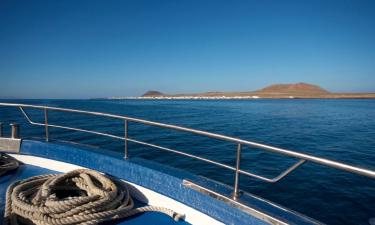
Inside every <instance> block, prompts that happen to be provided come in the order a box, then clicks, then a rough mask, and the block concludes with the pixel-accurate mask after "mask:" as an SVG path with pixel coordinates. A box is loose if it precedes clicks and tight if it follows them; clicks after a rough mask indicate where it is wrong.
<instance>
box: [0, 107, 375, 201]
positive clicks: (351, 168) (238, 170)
mask: <svg viewBox="0 0 375 225" xmlns="http://www.w3.org/2000/svg"><path fill="white" fill-rule="evenodd" d="M0 106H6V107H18V108H19V109H20V111H21V112H22V114H23V115H24V116H25V118H26V120H27V121H28V122H29V123H30V124H32V125H37V126H44V127H45V138H46V141H49V139H50V138H49V127H53V128H60V129H65V130H73V131H79V132H85V133H90V134H96V135H100V136H105V137H110V138H114V139H120V140H123V141H124V144H125V147H124V158H125V159H128V157H129V155H128V142H133V143H137V144H141V145H145V146H149V147H153V148H157V149H160V150H164V151H169V152H173V153H176V154H179V155H183V156H186V157H189V158H194V159H197V160H200V161H204V162H207V163H210V164H213V165H216V166H220V167H223V168H226V169H229V170H232V171H234V172H235V177H234V184H233V196H232V197H233V199H237V198H238V196H239V191H238V190H239V175H240V174H243V175H246V176H250V177H254V178H257V179H260V180H263V181H266V182H269V183H275V182H278V181H279V180H281V179H282V178H284V177H285V176H287V175H288V174H290V173H291V172H292V171H293V170H295V169H297V168H298V167H299V166H300V165H302V164H303V163H305V162H306V161H309V162H313V163H316V164H321V165H324V166H328V167H332V168H336V169H339V170H344V171H347V172H350V173H355V174H359V175H363V176H367V177H369V178H372V179H375V171H373V170H369V169H365V168H360V167H356V166H352V165H348V164H345V163H341V162H337V161H333V160H329V159H325V158H321V157H316V156H312V155H309V154H305V153H300V152H295V151H292V150H288V149H283V148H278V147H273V146H269V145H265V144H260V143H256V142H252V141H246V140H243V139H239V138H234V137H229V136H225V135H221V134H215V133H211V132H207V131H202V130H197V129H191V128H186V127H181V126H176V125H170V124H165V123H159V122H153V121H148V120H143V119H137V118H132V117H127V116H120V115H114V114H109V113H101V112H92V111H83V110H76V109H67V108H59V107H49V106H39V105H28V104H15V103H0ZM25 108H33V109H41V110H44V123H38V122H34V121H33V120H31V118H30V116H29V115H28V114H27V112H26V111H25ZM49 110H51V111H61V112H71V113H79V114H86V115H94V116H101V117H107V118H113V119H120V120H123V121H124V136H123V137H121V136H116V135H112V134H108V133H103V132H97V131H92V130H86V129H80V128H75V127H68V126H61V125H54V124H50V123H48V111H49ZM128 122H135V123H141V124H145V125H150V126H156V127H162V128H168V129H173V130H178V131H184V132H188V133H192V134H198V135H202V136H206V137H209V138H213V139H219V140H224V141H228V142H234V143H236V144H237V154H236V165H235V167H233V166H230V165H227V164H223V163H220V162H217V161H214V160H211V159H207V158H204V157H200V156H196V155H193V154H189V153H185V152H182V151H178V150H175V149H171V148H166V147H162V146H159V145H155V144H151V143H147V142H143V141H139V140H136V139H133V138H129V137H128ZM243 145H246V146H251V147H255V148H259V149H263V150H266V151H269V152H273V153H278V154H282V155H286V156H289V157H293V158H297V159H299V161H297V162H296V163H295V164H293V165H292V166H290V167H289V168H288V169H286V170H285V171H283V172H282V173H281V174H279V175H278V176H276V177H274V178H267V177H264V176H260V175H257V174H254V173H250V172H248V171H244V170H242V169H241V165H240V164H241V151H242V146H243Z"/></svg>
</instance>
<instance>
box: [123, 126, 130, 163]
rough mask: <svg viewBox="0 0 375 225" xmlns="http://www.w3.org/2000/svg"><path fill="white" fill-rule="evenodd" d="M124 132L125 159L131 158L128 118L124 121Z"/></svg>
mask: <svg viewBox="0 0 375 225" xmlns="http://www.w3.org/2000/svg"><path fill="white" fill-rule="evenodd" d="M124 132H125V133H124V134H125V143H124V144H125V149H124V150H125V157H124V158H125V159H128V158H129V154H128V120H125V122H124Z"/></svg>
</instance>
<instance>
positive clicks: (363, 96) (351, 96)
mask: <svg viewBox="0 0 375 225" xmlns="http://www.w3.org/2000/svg"><path fill="white" fill-rule="evenodd" d="M101 99H110V100H122V99H124V100H126V99H135V100H226V99H229V100H230V99H233V100H234V99H239V100H240V99H247V100H256V99H375V93H363V94H362V93H358V94H349V93H348V94H338V93H332V94H325V95H278V94H267V95H264V94H263V95H255V94H254V95H249V96H241V95H238V96H235V95H234V96H226V95H222V96H204V95H196V96H194V95H192V96H140V97H106V98H101Z"/></svg>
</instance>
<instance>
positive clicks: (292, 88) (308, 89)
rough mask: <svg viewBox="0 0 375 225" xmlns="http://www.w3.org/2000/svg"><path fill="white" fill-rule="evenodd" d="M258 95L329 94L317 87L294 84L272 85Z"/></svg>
mask: <svg viewBox="0 0 375 225" xmlns="http://www.w3.org/2000/svg"><path fill="white" fill-rule="evenodd" d="M257 92H258V93H263V94H268V93H269V94H270V93H275V94H276V93H278V94H303V95H304V94H328V93H329V92H328V91H327V90H325V89H323V88H321V87H319V86H317V85H313V84H307V83H296V84H274V85H270V86H268V87H265V88H263V89H261V90H259V91H257Z"/></svg>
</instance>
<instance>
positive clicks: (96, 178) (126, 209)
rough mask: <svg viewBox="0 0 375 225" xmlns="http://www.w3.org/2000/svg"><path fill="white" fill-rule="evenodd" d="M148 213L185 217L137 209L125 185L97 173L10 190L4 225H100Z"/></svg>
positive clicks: (34, 181)
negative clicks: (100, 224) (21, 224)
mask: <svg viewBox="0 0 375 225" xmlns="http://www.w3.org/2000/svg"><path fill="white" fill-rule="evenodd" d="M146 211H156V212H161V213H165V214H167V215H169V216H170V217H172V218H173V219H174V220H176V221H178V220H180V219H182V218H183V215H181V214H178V213H175V212H174V211H172V210H170V209H167V208H164V207H156V206H144V207H139V208H134V202H133V200H132V197H131V196H130V194H129V190H128V189H127V188H126V186H125V184H123V183H121V182H119V181H116V180H111V179H110V178H108V177H107V176H104V175H102V174H100V173H99V172H96V171H93V170H85V169H80V170H74V171H71V172H68V173H65V174H52V175H40V176H35V177H31V178H28V179H26V180H22V181H18V182H15V183H13V184H12V185H10V186H9V187H8V190H7V193H6V206H5V213H4V218H5V221H4V224H5V225H7V224H11V225H16V224H20V223H23V224H37V225H46V224H51V225H60V224H82V225H83V224H84V225H91V224H99V223H102V222H105V221H109V220H114V219H121V218H125V217H129V216H132V215H135V214H138V213H142V212H146Z"/></svg>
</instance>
